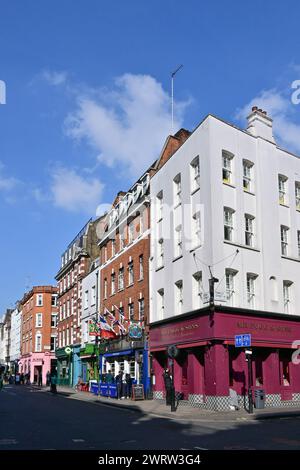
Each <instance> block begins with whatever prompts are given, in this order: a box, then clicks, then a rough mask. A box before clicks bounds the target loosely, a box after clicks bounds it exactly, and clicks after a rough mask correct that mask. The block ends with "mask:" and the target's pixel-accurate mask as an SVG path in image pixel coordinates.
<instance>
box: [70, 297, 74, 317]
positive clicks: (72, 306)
mask: <svg viewBox="0 0 300 470" xmlns="http://www.w3.org/2000/svg"><path fill="white" fill-rule="evenodd" d="M71 315H74V297H72V298H71Z"/></svg>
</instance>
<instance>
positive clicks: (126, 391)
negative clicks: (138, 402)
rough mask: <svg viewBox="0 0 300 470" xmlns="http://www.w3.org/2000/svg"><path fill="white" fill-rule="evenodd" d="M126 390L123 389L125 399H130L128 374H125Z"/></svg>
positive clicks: (130, 380) (130, 381) (130, 385)
mask: <svg viewBox="0 0 300 470" xmlns="http://www.w3.org/2000/svg"><path fill="white" fill-rule="evenodd" d="M125 380H126V388H125V397H126V398H131V389H132V378H131V375H130V374H126V376H125Z"/></svg>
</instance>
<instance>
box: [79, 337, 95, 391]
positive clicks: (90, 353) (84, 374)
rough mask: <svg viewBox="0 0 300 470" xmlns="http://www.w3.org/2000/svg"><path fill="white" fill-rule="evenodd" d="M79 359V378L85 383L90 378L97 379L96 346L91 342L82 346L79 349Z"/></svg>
mask: <svg viewBox="0 0 300 470" xmlns="http://www.w3.org/2000/svg"><path fill="white" fill-rule="evenodd" d="M80 360H81V378H82V381H83V382H85V383H89V381H90V380H96V381H98V377H99V371H98V362H99V361H98V352H97V346H96V345H95V344H93V343H88V344H86V345H85V347H84V348H81V349H80Z"/></svg>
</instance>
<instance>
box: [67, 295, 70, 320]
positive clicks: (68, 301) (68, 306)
mask: <svg viewBox="0 0 300 470" xmlns="http://www.w3.org/2000/svg"><path fill="white" fill-rule="evenodd" d="M69 316H70V300H69V299H68V300H67V317H69Z"/></svg>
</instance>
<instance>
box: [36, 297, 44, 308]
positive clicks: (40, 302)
mask: <svg viewBox="0 0 300 470" xmlns="http://www.w3.org/2000/svg"><path fill="white" fill-rule="evenodd" d="M36 306H37V307H42V306H43V294H37V296H36Z"/></svg>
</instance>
